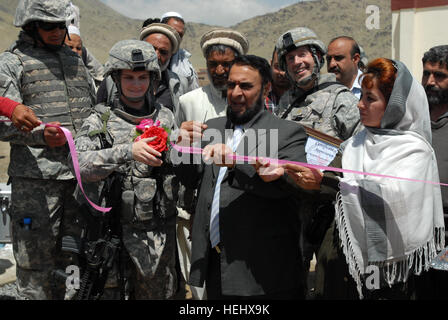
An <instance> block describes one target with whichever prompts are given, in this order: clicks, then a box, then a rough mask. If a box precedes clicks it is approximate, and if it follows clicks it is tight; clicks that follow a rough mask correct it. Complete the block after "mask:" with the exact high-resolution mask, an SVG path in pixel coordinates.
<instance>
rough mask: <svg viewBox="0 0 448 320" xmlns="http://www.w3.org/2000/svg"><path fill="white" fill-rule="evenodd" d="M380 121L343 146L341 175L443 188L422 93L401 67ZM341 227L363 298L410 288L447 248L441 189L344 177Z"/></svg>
mask: <svg viewBox="0 0 448 320" xmlns="http://www.w3.org/2000/svg"><path fill="white" fill-rule="evenodd" d="M395 64H396V66H397V69H398V75H397V79H396V80H395V84H394V88H393V91H392V94H391V98H390V99H389V103H388V105H387V107H386V112H385V114H384V116H383V119H382V121H381V128H379V129H373V128H366V129H364V130H363V131H361V132H360V133H358V134H357V135H356V136H354V137H352V138H351V139H349V140H348V141H347V142H346V143H344V145H343V148H344V151H343V156H342V168H344V169H351V170H358V171H363V172H370V173H378V174H384V175H392V176H399V177H406V178H413V179H419V180H425V181H436V182H438V181H439V174H438V170H437V162H436V158H435V155H434V150H433V149H432V147H431V144H430V142H431V129H430V120H429V108H428V102H427V99H426V94H425V91H424V89H423V87H422V86H421V85H420V84H419V83H418V82H417V81H416V80H415V79H413V78H412V76H411V75H410V73H409V71H408V70H407V68H406V67H405V66H404V64H402V63H401V62H398V61H397V62H395ZM340 189H341V190H340V192H339V194H338V199H337V203H336V217H335V219H336V225H337V229H338V232H339V237H340V239H341V242H342V247H343V252H344V255H345V258H346V261H347V264H348V266H349V271H350V274H351V275H352V277H353V278H354V280H355V282H356V285H357V289H358V292H359V295H360V297H361V298H363V294H362V291H363V288H364V289H369V290H372V289H379V288H380V287H384V286H385V285H389V286H392V285H393V284H395V283H397V282H406V280H407V278H408V275H409V273H414V274H417V275H418V274H420V272H421V271H422V270H423V269H424V270H428V268H429V267H430V262H431V259H432V258H434V257H435V256H436V250H440V249H442V248H443V247H444V236H443V235H444V223H443V208H442V197H441V192H440V186H436V185H432V184H425V183H416V182H408V181H402V180H394V179H384V178H379V177H373V176H360V175H355V174H346V173H344V178H342V179H341V182H340Z"/></svg>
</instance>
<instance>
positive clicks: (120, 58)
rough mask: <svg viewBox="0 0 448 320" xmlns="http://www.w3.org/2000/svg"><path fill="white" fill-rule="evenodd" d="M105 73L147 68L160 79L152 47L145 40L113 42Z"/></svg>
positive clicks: (106, 74) (157, 63)
mask: <svg viewBox="0 0 448 320" xmlns="http://www.w3.org/2000/svg"><path fill="white" fill-rule="evenodd" d="M104 68H105V75H104V77H107V76H108V75H110V74H112V73H113V72H114V71H119V70H123V69H126V70H147V71H149V72H150V73H153V74H154V75H155V77H156V79H160V77H161V76H160V66H159V62H158V59H157V54H156V52H155V50H154V47H153V46H152V45H150V44H149V43H147V42H145V41H140V40H122V41H119V42H117V43H116V44H114V46H113V47H112V49H110V51H109V60H108V61H107V62H106V64H105V66H104Z"/></svg>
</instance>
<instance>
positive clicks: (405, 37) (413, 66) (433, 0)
mask: <svg viewBox="0 0 448 320" xmlns="http://www.w3.org/2000/svg"><path fill="white" fill-rule="evenodd" d="M391 9H392V58H393V59H397V60H400V61H402V62H404V63H405V64H406V66H407V67H408V68H409V70H410V71H411V72H412V74H413V75H414V77H415V78H416V79H421V76H422V72H423V67H422V57H423V54H424V53H425V52H426V51H428V49H429V48H431V47H433V46H437V45H442V44H448V32H447V31H446V30H447V27H448V0H392V1H391Z"/></svg>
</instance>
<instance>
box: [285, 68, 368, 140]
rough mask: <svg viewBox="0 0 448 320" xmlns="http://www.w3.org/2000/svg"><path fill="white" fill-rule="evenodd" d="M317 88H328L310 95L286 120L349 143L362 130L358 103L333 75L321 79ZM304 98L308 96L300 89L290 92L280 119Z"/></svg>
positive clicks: (296, 106)
mask: <svg viewBox="0 0 448 320" xmlns="http://www.w3.org/2000/svg"><path fill="white" fill-rule="evenodd" d="M318 85H319V86H325V88H324V89H322V90H318V91H315V92H312V93H311V94H308V95H307V96H306V98H305V99H304V100H303V101H301V102H300V103H299V104H294V105H293V108H292V109H291V111H290V112H289V113H288V115H287V116H286V118H285V119H287V120H292V121H295V122H298V123H300V124H302V125H304V126H307V127H310V128H313V129H316V130H318V131H320V132H323V133H325V134H328V135H329V136H332V137H335V138H339V139H341V140H347V139H348V138H350V137H351V136H352V135H354V134H355V133H356V132H358V131H359V130H360V128H361V124H360V121H359V111H358V107H357V105H358V99H357V98H356V96H355V95H353V94H352V93H351V92H350V89H348V88H347V87H345V86H343V85H341V84H338V83H336V76H335V75H334V74H333V73H328V74H323V75H321V76H320V77H319V82H318ZM327 85H328V86H327ZM304 94H307V93H305V92H303V91H302V90H298V89H297V88H293V89H290V90H288V91H287V92H286V93H285V94H284V95H283V96H282V98H281V99H280V102H279V116H280V117H281V116H282V115H283V113H284V112H285V111H286V110H288V108H289V107H290V104H291V103H294V101H297V99H299V98H300V97H301V95H304Z"/></svg>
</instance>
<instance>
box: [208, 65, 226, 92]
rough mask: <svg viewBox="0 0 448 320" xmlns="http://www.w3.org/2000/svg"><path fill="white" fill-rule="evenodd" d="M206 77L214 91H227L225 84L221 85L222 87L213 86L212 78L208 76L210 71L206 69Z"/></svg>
mask: <svg viewBox="0 0 448 320" xmlns="http://www.w3.org/2000/svg"><path fill="white" fill-rule="evenodd" d="M207 76H208V81H210V85H212V86H213V87H214V88H215V89H216V90H218V91H227V84H225V85H222V86H215V84H214V83H213V77H212V75H211V74H210V71H209V70H208V69H207Z"/></svg>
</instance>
